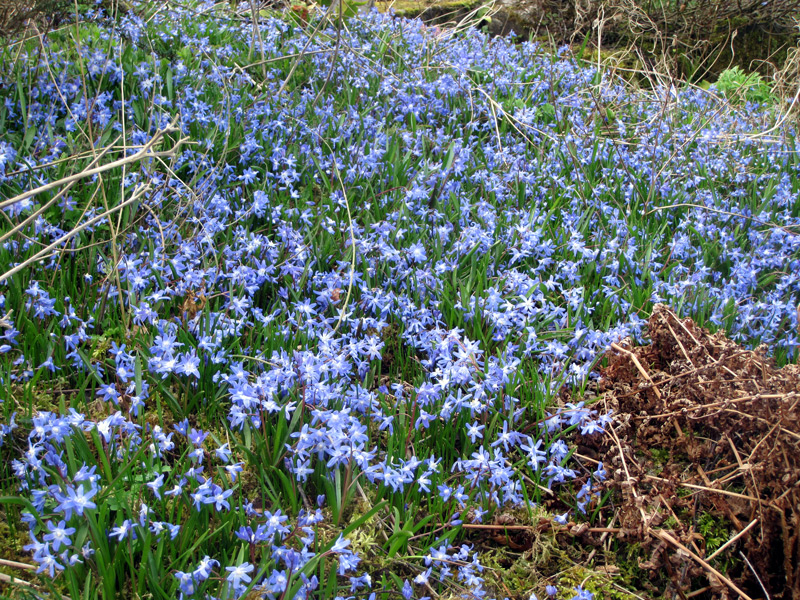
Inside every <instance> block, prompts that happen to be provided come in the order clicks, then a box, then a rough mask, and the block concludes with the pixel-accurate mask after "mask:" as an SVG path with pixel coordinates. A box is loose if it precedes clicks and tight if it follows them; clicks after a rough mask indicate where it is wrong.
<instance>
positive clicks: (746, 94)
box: [716, 67, 774, 103]
mask: <svg viewBox="0 0 800 600" xmlns="http://www.w3.org/2000/svg"><path fill="white" fill-rule="evenodd" d="M716 87H717V89H718V90H719V91H720V92H722V93H723V94H724V95H725V98H727V99H728V100H730V101H733V102H760V103H768V102H771V101H772V100H773V99H774V96H773V95H772V86H770V84H769V83H767V82H766V81H764V79H763V78H762V77H761V75H760V74H759V73H746V72H744V71H742V69H741V68H739V67H732V68H730V69H725V70H724V71H723V72H722V73H720V75H719V78H718V79H717V83H716Z"/></svg>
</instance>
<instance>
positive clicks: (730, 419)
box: [590, 305, 800, 600]
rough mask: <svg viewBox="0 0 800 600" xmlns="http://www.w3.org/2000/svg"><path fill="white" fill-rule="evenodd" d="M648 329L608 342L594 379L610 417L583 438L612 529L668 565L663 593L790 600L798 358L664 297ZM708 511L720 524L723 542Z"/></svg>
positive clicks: (796, 554) (796, 588)
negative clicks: (702, 323) (600, 432)
mask: <svg viewBox="0 0 800 600" xmlns="http://www.w3.org/2000/svg"><path fill="white" fill-rule="evenodd" d="M649 332H650V339H651V343H650V345H648V346H642V347H633V345H632V344H631V343H630V341H629V340H626V341H623V342H620V343H619V344H615V345H613V346H612V348H611V349H610V350H609V351H608V353H607V355H606V359H607V361H606V363H607V364H606V366H605V367H603V368H602V369H601V372H600V375H601V378H600V380H599V382H598V389H597V392H598V394H599V396H600V398H601V401H602V402H605V403H606V405H607V407H608V408H611V409H613V410H614V411H615V413H616V414H617V415H618V418H617V420H616V423H615V425H614V428H613V431H611V432H610V435H608V436H606V437H605V438H602V439H599V438H598V439H596V440H594V441H593V442H591V443H590V446H593V447H592V448H591V449H592V450H594V451H596V452H597V454H599V455H601V456H604V460H605V461H606V464H608V463H610V464H611V465H612V467H613V479H612V480H611V481H610V482H609V486H610V487H611V488H615V489H616V490H617V491H618V492H619V494H620V496H621V498H622V502H620V503H619V504H618V505H617V506H616V511H615V517H616V522H617V528H616V530H615V531H616V532H617V533H616V535H617V536H618V538H619V539H621V540H624V541H627V542H630V543H636V544H639V545H640V546H641V547H642V549H643V551H644V552H645V553H646V554H647V555H648V556H649V558H648V559H647V560H643V561H640V565H639V566H640V567H641V568H644V569H648V570H651V571H652V572H657V571H660V572H661V573H664V572H666V573H667V574H668V575H669V579H670V581H671V588H672V590H671V594H670V595H669V597H675V598H689V597H697V596H699V595H700V594H705V597H711V598H737V597H742V598H748V597H749V598H772V599H773V600H784V599H785V600H788V599H791V600H800V534H799V532H800V526H799V523H798V521H799V520H800V367H798V366H797V365H788V366H785V367H783V368H781V369H778V368H776V367H775V365H774V364H773V363H772V361H771V360H770V359H769V358H768V357H767V356H766V348H765V347H759V348H756V349H755V350H754V351H750V350H745V349H743V348H742V347H741V346H739V345H738V344H736V343H735V342H733V341H731V340H730V339H728V338H726V337H725V336H724V335H723V334H721V333H715V334H712V333H709V331H707V330H706V329H703V328H701V327H698V326H697V325H696V324H695V323H694V322H693V321H692V320H691V319H679V318H678V317H677V316H676V315H675V313H674V312H672V310H670V309H669V308H668V307H666V306H664V305H657V306H656V307H655V308H654V310H653V314H652V316H651V318H650V320H649ZM610 471H611V470H610ZM708 518H715V519H719V520H720V522H725V523H726V524H729V525H730V529H729V530H728V532H729V537H728V539H726V540H724V543H723V541H721V540H717V541H715V543H713V544H712V543H711V542H710V540H709V537H710V535H709V532H708V531H705V533H704V531H703V529H704V528H703V527H702V520H703V519H706V520H707V519H708ZM714 546H717V547H716V548H714ZM723 571H724V572H723ZM697 581H702V582H703V586H701V588H700V589H699V590H698V589H692V588H693V587H696V582H697ZM692 582H694V583H692Z"/></svg>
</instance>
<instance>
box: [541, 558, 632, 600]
mask: <svg viewBox="0 0 800 600" xmlns="http://www.w3.org/2000/svg"><path fill="white" fill-rule="evenodd" d="M614 579H615V576H613V575H610V574H608V573H604V572H601V571H595V570H592V569H587V568H585V567H583V566H574V567H572V568H571V569H567V570H566V571H564V572H562V573H561V574H560V575H559V577H558V583H557V584H556V587H557V588H558V591H559V595H558V597H559V598H564V599H565V600H566V599H568V598H572V596H573V595H574V590H575V588H576V587H578V586H580V587H582V588H583V589H585V590H589V591H590V592H592V593H593V594H594V596H595V598H604V599H605V600H633V599H634V598H636V596H634V595H633V594H632V593H630V592H627V591H625V586H624V585H620V584H619V583H616V582H615V581H614Z"/></svg>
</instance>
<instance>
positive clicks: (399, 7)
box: [376, 0, 483, 20]
mask: <svg viewBox="0 0 800 600" xmlns="http://www.w3.org/2000/svg"><path fill="white" fill-rule="evenodd" d="M481 4H483V2H482V0H438V1H437V0H396V1H395V2H378V3H377V4H376V6H377V8H378V10H381V11H384V12H385V11H387V10H389V8H393V9H394V12H395V14H396V15H398V16H401V17H408V18H414V17H421V16H425V18H426V19H431V20H436V19H438V18H441V17H445V16H448V15H453V14H454V13H459V12H461V11H467V10H472V9H474V8H476V7H477V6H479V5H481Z"/></svg>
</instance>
